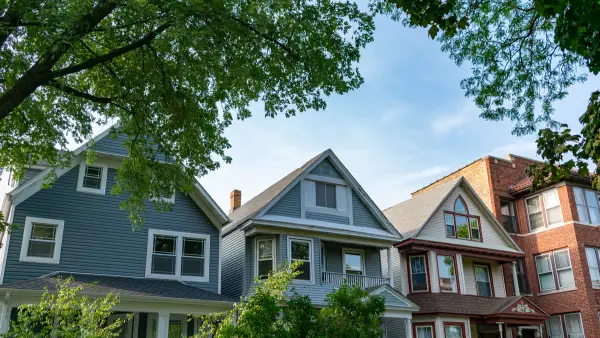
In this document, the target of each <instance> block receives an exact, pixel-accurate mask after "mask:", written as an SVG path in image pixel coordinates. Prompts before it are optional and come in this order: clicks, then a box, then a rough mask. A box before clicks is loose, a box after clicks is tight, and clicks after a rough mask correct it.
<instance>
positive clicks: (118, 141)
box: [94, 133, 128, 156]
mask: <svg viewBox="0 0 600 338" xmlns="http://www.w3.org/2000/svg"><path fill="white" fill-rule="evenodd" d="M125 141H127V135H126V134H122V133H120V134H117V135H116V137H115V136H113V135H112V134H110V133H109V134H107V135H106V136H105V137H102V138H101V139H99V140H98V141H97V142H96V144H95V145H94V150H95V151H96V152H98V153H105V154H114V155H118V156H127V155H128V151H127V148H125V147H124V146H123V144H124V143H125Z"/></svg>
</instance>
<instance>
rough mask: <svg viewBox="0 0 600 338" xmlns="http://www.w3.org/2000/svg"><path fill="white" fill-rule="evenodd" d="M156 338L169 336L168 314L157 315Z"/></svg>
mask: <svg viewBox="0 0 600 338" xmlns="http://www.w3.org/2000/svg"><path fill="white" fill-rule="evenodd" d="M156 331H157V334H156V337H157V338H168V336H169V313H159V314H158V325H157V328H156Z"/></svg>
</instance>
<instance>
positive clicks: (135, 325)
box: [132, 312, 140, 338]
mask: <svg viewBox="0 0 600 338" xmlns="http://www.w3.org/2000/svg"><path fill="white" fill-rule="evenodd" d="M139 326H140V313H139V312H134V313H133V333H132V334H133V338H138V332H139V330H140V328H139Z"/></svg>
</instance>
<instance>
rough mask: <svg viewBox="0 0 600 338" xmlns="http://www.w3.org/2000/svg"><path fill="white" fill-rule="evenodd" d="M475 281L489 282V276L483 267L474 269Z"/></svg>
mask: <svg viewBox="0 0 600 338" xmlns="http://www.w3.org/2000/svg"><path fill="white" fill-rule="evenodd" d="M475 279H476V280H477V281H478V282H489V281H490V275H489V271H488V269H487V268H486V267H483V266H476V267H475Z"/></svg>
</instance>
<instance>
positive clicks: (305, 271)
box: [288, 237, 313, 282]
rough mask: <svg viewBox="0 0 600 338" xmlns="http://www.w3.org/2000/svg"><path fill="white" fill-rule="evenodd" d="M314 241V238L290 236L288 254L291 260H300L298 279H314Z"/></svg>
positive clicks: (293, 261) (309, 280)
mask: <svg viewBox="0 0 600 338" xmlns="http://www.w3.org/2000/svg"><path fill="white" fill-rule="evenodd" d="M312 252H313V241H312V239H306V238H300V237H288V253H289V254H288V255H289V257H288V258H289V261H290V262H292V263H295V262H300V266H299V267H298V270H297V271H298V272H300V274H299V275H298V276H296V278H295V279H296V280H299V281H307V282H312V281H313V272H312V269H313V253H312Z"/></svg>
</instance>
